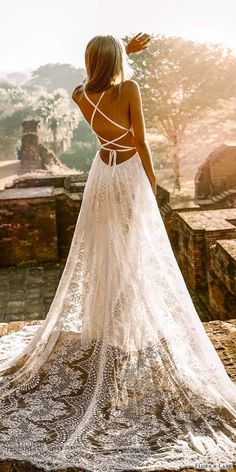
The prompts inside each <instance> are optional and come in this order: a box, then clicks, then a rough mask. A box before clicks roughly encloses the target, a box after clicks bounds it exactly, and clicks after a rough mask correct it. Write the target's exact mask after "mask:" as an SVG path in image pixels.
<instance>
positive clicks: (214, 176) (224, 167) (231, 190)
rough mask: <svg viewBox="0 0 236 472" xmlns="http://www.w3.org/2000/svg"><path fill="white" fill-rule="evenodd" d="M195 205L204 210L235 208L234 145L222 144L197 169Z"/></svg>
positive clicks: (235, 159) (235, 169)
mask: <svg viewBox="0 0 236 472" xmlns="http://www.w3.org/2000/svg"><path fill="white" fill-rule="evenodd" d="M195 203H196V204H198V205H201V207H204V208H206V209H207V208H212V207H213V208H229V207H235V206H236V145H235V146H228V145H226V144H222V145H221V146H219V147H217V148H216V149H215V150H214V151H213V152H211V153H210V155H209V156H208V158H207V159H206V160H205V162H204V163H203V164H202V165H201V166H200V167H199V169H198V172H197V174H196V176H195Z"/></svg>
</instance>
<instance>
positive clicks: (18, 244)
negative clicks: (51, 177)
mask: <svg viewBox="0 0 236 472" xmlns="http://www.w3.org/2000/svg"><path fill="white" fill-rule="evenodd" d="M6 210H7V214H6ZM0 239H1V245H0V265H1V266H2V267H7V266H8V267H9V266H19V265H27V264H30V263H31V264H32V263H36V264H37V263H40V262H48V261H57V260H58V245H57V226H56V209H55V197H54V195H53V189H52V188H43V189H32V191H31V190H30V189H13V190H4V191H3V192H1V193H0Z"/></svg>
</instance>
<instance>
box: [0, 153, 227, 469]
mask: <svg viewBox="0 0 236 472" xmlns="http://www.w3.org/2000/svg"><path fill="white" fill-rule="evenodd" d="M111 171H112V166H108V165H107V164H105V163H104V162H103V161H102V159H101V157H100V155H99V153H96V155H95V158H94V160H93V163H92V166H91V168H90V172H89V176H88V180H87V183H86V187H85V190H84V195H83V202H82V206H81V209H80V213H79V216H78V220H77V224H76V228H75V232H74V236H73V240H72V243H71V248H70V252H69V255H68V259H67V263H66V266H65V269H64V272H63V274H62V277H61V280H60V283H59V285H58V289H57V292H56V295H55V297H54V300H53V302H52V304H51V307H50V309H49V312H48V315H47V317H46V319H45V321H44V322H43V324H42V325H39V326H37V325H36V326H35V325H34V326H33V327H25V328H23V329H22V330H20V331H19V332H18V333H14V334H11V335H6V336H4V337H2V339H1V340H0V359H1V363H0V372H1V377H0V392H1V394H0V399H1V409H0V410H1V412H0V431H1V435H0V458H1V459H4V458H5V459H8V458H16V459H20V460H27V461H29V462H31V463H33V464H35V465H37V466H38V467H41V468H43V469H44V470H46V471H50V470H56V469H59V468H67V467H80V468H82V469H84V470H85V471H97V472H105V471H110V472H111V471H112V472H113V471H128V470H142V471H154V470H161V469H167V470H178V469H180V468H181V467H195V468H198V466H199V468H202V467H203V464H204V465H205V468H208V469H210V470H219V469H220V468H221V467H223V466H224V467H225V466H228V468H230V467H232V464H233V463H235V462H236V447H235V445H236V386H235V384H234V383H233V382H232V381H231V380H230V378H229V377H228V375H227V373H226V371H225V369H224V366H223V364H222V363H221V361H220V359H219V357H218V355H217V353H216V351H215V349H214V347H213V345H212V344H211V342H210V340H209V338H208V336H207V334H206V332H205V330H204V328H203V326H202V323H201V321H200V319H199V317H198V315H197V313H196V310H195V308H194V305H193V303H192V300H191V297H190V295H189V292H188V291H187V288H186V285H185V282H184V279H183V276H182V274H181V271H180V269H179V267H178V264H177V262H176V259H175V257H174V254H173V251H172V248H171V245H170V242H169V239H168V236H167V233H166V230H165V227H164V223H163V221H162V218H161V215H160V212H159V209H158V206H157V203H156V199H155V197H154V195H153V192H152V189H151V186H150V183H149V180H148V178H147V176H146V173H145V171H144V168H143V166H142V162H141V159H140V157H139V155H138V153H136V154H135V155H134V156H132V158H130V159H128V160H127V161H125V162H123V163H121V164H117V165H116V168H115V172H113V174H111ZM113 171H114V169H113Z"/></svg>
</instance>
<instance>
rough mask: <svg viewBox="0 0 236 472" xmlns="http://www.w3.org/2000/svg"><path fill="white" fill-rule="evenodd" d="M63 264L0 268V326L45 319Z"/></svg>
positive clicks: (62, 262)
mask: <svg viewBox="0 0 236 472" xmlns="http://www.w3.org/2000/svg"><path fill="white" fill-rule="evenodd" d="M64 264H65V260H62V261H61V262H60V263H55V264H51V263H48V264H44V265H42V266H38V267H18V268H0V322H2V321H13V320H16V321H17V320H18V321H19V320H27V319H39V318H45V316H46V315H47V312H48V308H49V306H50V304H51V302H52V300H53V297H54V295H55V292H56V289H57V286H58V282H59V280H60V277H61V274H62V271H63V268H64Z"/></svg>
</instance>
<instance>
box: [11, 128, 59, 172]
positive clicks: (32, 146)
mask: <svg viewBox="0 0 236 472" xmlns="http://www.w3.org/2000/svg"><path fill="white" fill-rule="evenodd" d="M40 125H41V120H40V119H29V120H25V121H23V123H22V128H23V136H22V139H21V147H20V149H18V158H19V159H20V161H21V165H20V169H19V174H22V173H25V172H30V171H32V170H33V171H35V170H37V169H50V167H52V166H56V167H57V168H61V169H62V170H63V169H65V168H66V166H65V165H63V164H62V163H61V162H60V160H59V159H58V158H57V156H56V154H55V153H54V152H53V150H51V149H48V148H47V146H45V145H44V144H42V143H40V142H39V136H38V131H39V128H40Z"/></svg>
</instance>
